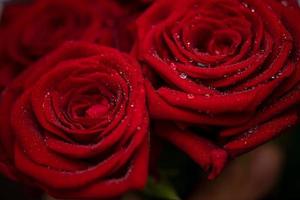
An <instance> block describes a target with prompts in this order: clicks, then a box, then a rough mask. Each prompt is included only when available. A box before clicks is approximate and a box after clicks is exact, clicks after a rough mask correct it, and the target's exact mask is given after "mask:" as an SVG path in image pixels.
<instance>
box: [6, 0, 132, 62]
mask: <svg viewBox="0 0 300 200" xmlns="http://www.w3.org/2000/svg"><path fill="white" fill-rule="evenodd" d="M4 11H5V13H7V14H6V15H4V19H3V22H2V23H3V24H6V26H5V28H4V30H1V31H3V32H5V35H4V36H3V38H2V39H4V40H5V43H4V45H2V46H1V48H5V51H6V53H7V57H9V58H10V59H11V60H12V61H14V62H17V63H19V64H22V65H25V66H26V65H28V64H30V63H31V62H32V61H34V60H37V59H39V58H40V57H41V56H43V55H45V54H46V53H48V52H49V51H51V50H53V49H55V48H56V47H58V46H59V45H60V44H62V43H63V42H65V41H68V40H72V41H73V40H85V41H90V42H94V43H99V44H103V45H108V46H113V47H120V48H128V47H123V46H122V45H123V44H122V43H120V41H118V39H117V37H116V36H117V35H118V30H119V28H118V26H119V24H118V20H119V19H120V18H121V17H122V16H123V15H124V12H125V11H124V10H123V9H122V8H121V7H120V6H119V5H118V4H117V3H115V1H106V0H86V1H81V0H64V1H57V0H55V1H53V0H38V1H34V2H33V3H32V4H26V5H23V6H20V5H19V4H13V5H10V6H7V7H6V8H5V10H4ZM20 12H21V13H22V14H18V13H20ZM11 18H13V20H12V19H11ZM7 21H8V22H7ZM7 24H9V25H7ZM125 38H126V35H124V38H122V39H124V40H125Z"/></svg>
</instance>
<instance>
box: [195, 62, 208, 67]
mask: <svg viewBox="0 0 300 200" xmlns="http://www.w3.org/2000/svg"><path fill="white" fill-rule="evenodd" d="M197 66H198V67H205V66H206V65H205V64H203V63H201V62H197Z"/></svg>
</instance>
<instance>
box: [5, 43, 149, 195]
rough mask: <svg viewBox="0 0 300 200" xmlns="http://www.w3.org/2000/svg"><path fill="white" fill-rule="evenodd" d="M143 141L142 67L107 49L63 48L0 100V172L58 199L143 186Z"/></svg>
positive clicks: (77, 45)
mask: <svg viewBox="0 0 300 200" xmlns="http://www.w3.org/2000/svg"><path fill="white" fill-rule="evenodd" d="M148 137H149V136H148V115H147V110H146V105H145V89H144V81H143V77H142V72H141V69H140V67H139V65H138V63H136V62H135V61H134V60H133V59H132V58H131V57H129V56H128V55H126V54H123V53H120V52H119V51H117V50H115V49H111V48H108V47H101V46H100V47H99V46H96V45H93V44H88V43H80V42H72V43H67V44H65V45H63V46H62V47H60V48H58V49H57V50H56V51H54V52H53V53H51V54H49V55H47V56H46V57H44V58H42V59H41V60H39V61H38V62H37V63H35V64H34V65H32V66H31V67H30V68H28V69H27V70H26V71H25V72H24V73H22V75H20V76H19V77H18V78H17V79H15V80H14V81H13V82H12V83H11V84H10V85H9V86H8V87H7V89H6V90H4V92H3V94H2V96H1V99H0V142H1V143H0V144H1V145H0V152H1V156H0V163H1V164H0V171H1V173H2V174H4V175H6V176H8V177H10V178H11V179H18V180H20V181H21V182H22V183H25V184H27V185H33V186H37V187H39V188H41V189H43V190H44V191H46V192H47V193H49V194H50V195H53V196H54V197H57V198H68V199H78V198H79V199H86V198H101V199H103V198H111V197H117V196H119V195H122V194H123V193H125V192H127V191H128V190H132V189H141V188H143V187H144V184H145V182H146V180H147V171H148V151H149V150H148V149H149V147H148Z"/></svg>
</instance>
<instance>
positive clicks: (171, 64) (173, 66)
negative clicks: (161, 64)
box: [170, 62, 176, 70]
mask: <svg viewBox="0 0 300 200" xmlns="http://www.w3.org/2000/svg"><path fill="white" fill-rule="evenodd" d="M170 66H171V68H172V69H173V70H176V65H175V63H173V62H171V63H170Z"/></svg>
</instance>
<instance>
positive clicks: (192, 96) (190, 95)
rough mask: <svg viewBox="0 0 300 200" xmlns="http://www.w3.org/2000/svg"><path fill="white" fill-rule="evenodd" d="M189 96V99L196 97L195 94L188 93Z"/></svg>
mask: <svg viewBox="0 0 300 200" xmlns="http://www.w3.org/2000/svg"><path fill="white" fill-rule="evenodd" d="M187 98H188V99H194V98H195V96H194V95H193V94H188V95H187Z"/></svg>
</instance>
